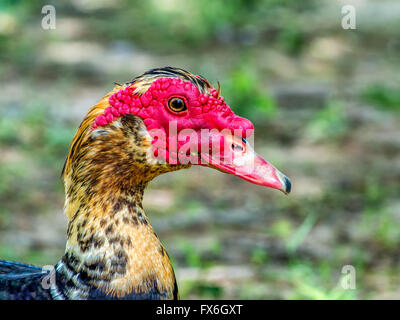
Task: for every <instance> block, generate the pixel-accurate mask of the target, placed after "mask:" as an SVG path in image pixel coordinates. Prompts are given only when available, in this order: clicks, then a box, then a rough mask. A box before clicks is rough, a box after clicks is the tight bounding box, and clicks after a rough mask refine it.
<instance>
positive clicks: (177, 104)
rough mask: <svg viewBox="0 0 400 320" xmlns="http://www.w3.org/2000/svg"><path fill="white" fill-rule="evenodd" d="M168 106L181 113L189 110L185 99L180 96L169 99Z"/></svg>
mask: <svg viewBox="0 0 400 320" xmlns="http://www.w3.org/2000/svg"><path fill="white" fill-rule="evenodd" d="M168 108H169V109H170V110H171V111H172V112H174V113H181V112H184V111H186V110H187V108H186V103H185V100H184V99H182V98H179V97H173V98H171V99H169V101H168Z"/></svg>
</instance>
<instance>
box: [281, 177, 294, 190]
mask: <svg viewBox="0 0 400 320" xmlns="http://www.w3.org/2000/svg"><path fill="white" fill-rule="evenodd" d="M283 180H284V182H285V193H286V194H288V193H290V191H291V190H292V183H291V182H290V180H289V178H288V177H286V176H285V177H284V178H283Z"/></svg>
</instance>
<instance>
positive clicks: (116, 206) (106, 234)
mask: <svg viewBox="0 0 400 320" xmlns="http://www.w3.org/2000/svg"><path fill="white" fill-rule="evenodd" d="M130 121H131V123H130V124H131V125H132V121H133V120H132V119H130ZM135 121H136V120H135ZM135 121H133V122H135ZM122 125H123V123H122V124H118V125H117V126H116V127H114V126H111V127H110V128H109V130H108V131H107V130H105V132H104V133H102V134H100V135H98V134H86V137H83V138H82V141H81V142H80V144H79V149H78V150H74V152H73V155H72V156H69V159H68V161H70V163H69V164H68V166H67V168H68V169H67V171H66V172H65V176H64V183H65V189H66V200H65V212H66V215H67V217H68V219H69V223H68V231H67V235H68V240H67V245H66V252H65V255H64V257H63V259H62V261H61V262H60V263H59V269H60V272H62V273H63V274H64V278H65V279H67V280H69V282H68V281H67V282H66V283H70V286H69V289H68V288H67V289H66V290H65V291H67V292H69V293H68V294H69V295H70V296H71V297H79V298H82V297H83V298H85V297H88V295H89V296H90V290H92V289H93V288H96V290H100V291H101V292H102V293H104V294H105V295H107V296H113V297H121V298H123V297H126V296H127V295H134V297H135V296H141V297H147V296H146V294H151V295H152V297H154V296H155V297H157V298H166V299H172V298H176V296H177V289H176V282H175V276H174V272H173V269H172V266H171V263H170V260H169V257H168V254H167V253H166V251H165V248H164V247H163V245H162V244H161V242H160V240H159V239H158V237H157V235H156V234H155V233H154V231H153V228H152V227H151V225H150V222H149V220H148V218H147V216H146V214H145V212H144V210H143V207H142V200H143V192H144V188H145V187H146V185H147V183H148V182H149V181H150V180H151V179H152V178H153V177H154V176H156V175H158V174H160V173H163V172H167V171H171V169H170V168H168V170H167V167H164V168H163V167H162V166H159V167H157V169H155V167H154V166H150V165H148V164H146V161H145V157H146V152H145V151H143V150H144V149H143V148H144V146H146V141H144V140H143V139H142V140H141V139H140V135H138V132H140V130H139V129H140V128H136V129H135V127H134V126H133V127H132V126H131V127H130V129H129V130H130V131H132V132H133V133H132V136H130V135H129V134H127V133H126V132H124V130H122V129H121V126H122ZM140 125H143V124H142V123H141V124H140ZM122 127H123V128H124V126H122ZM127 136H128V138H127ZM138 140H140V144H139V142H138ZM132 141H134V142H135V143H132ZM71 152H72V151H70V153H71ZM179 168H180V167H179V166H175V167H174V169H173V170H176V169H179ZM160 171H161V172H160ZM77 279H78V280H79V281H78V280H77ZM71 281H72V282H71ZM77 281H78V282H79V283H80V285H79V283H78V282H77ZM72 284H73V285H72ZM79 286H80V287H81V289H82V288H83V289H82V290H76V287H79ZM67 287H68V286H67ZM85 288H86V289H85ZM134 297H133V298H134Z"/></svg>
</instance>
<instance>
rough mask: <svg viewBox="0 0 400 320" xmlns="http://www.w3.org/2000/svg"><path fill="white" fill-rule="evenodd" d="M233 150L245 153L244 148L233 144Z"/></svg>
mask: <svg viewBox="0 0 400 320" xmlns="http://www.w3.org/2000/svg"><path fill="white" fill-rule="evenodd" d="M231 148H232V150H233V151H243V147H242V146H240V145H237V144H234V143H232V144H231Z"/></svg>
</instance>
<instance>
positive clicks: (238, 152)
mask: <svg viewBox="0 0 400 320" xmlns="http://www.w3.org/2000/svg"><path fill="white" fill-rule="evenodd" d="M211 140H212V141H213V142H214V143H212V146H213V147H214V150H212V152H210V149H211V148H208V149H207V150H206V152H203V149H202V150H201V152H200V155H201V160H202V161H201V164H202V165H206V166H209V167H212V168H215V169H218V170H220V171H222V172H226V173H230V174H234V175H235V176H237V177H239V178H242V179H244V180H247V181H249V182H251V183H255V184H258V185H261V186H266V187H270V188H273V189H278V190H281V191H282V192H284V193H285V194H288V193H290V190H291V183H290V180H289V178H288V177H286V176H285V175H284V174H282V173H281V172H280V171H279V170H278V169H276V168H275V167H274V166H273V165H272V164H270V163H269V162H268V161H266V160H264V159H263V158H262V157H261V156H259V155H258V154H257V153H255V152H254V150H253V148H252V147H251V146H250V144H249V143H247V141H246V140H245V139H244V138H239V137H235V136H233V135H230V134H214V135H213V136H212V137H211ZM215 142H217V143H215ZM218 142H219V143H218ZM218 145H219V146H220V147H221V146H222V147H221V148H218Z"/></svg>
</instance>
